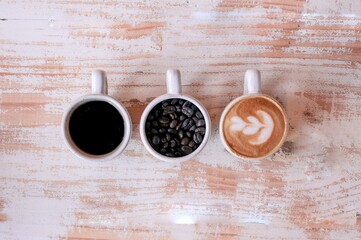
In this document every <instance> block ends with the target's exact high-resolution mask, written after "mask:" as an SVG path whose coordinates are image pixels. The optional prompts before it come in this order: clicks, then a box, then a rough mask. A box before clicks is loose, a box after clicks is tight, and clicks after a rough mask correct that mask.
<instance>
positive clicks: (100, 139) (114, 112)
mask: <svg viewBox="0 0 361 240" xmlns="http://www.w3.org/2000/svg"><path fill="white" fill-rule="evenodd" d="M107 92H108V91H107V79H106V75H105V72H104V71H101V70H93V72H92V94H89V95H85V96H82V97H80V98H78V99H77V100H75V101H74V102H73V103H72V104H71V105H70V107H69V108H68V109H67V110H66V111H65V113H64V116H63V120H62V133H63V136H64V139H65V143H66V144H67V146H68V147H69V149H70V150H71V151H72V152H73V153H74V154H75V155H77V156H78V157H80V158H83V159H87V160H108V159H112V158H114V157H116V156H118V155H119V154H121V153H122V152H123V151H124V149H125V148H126V146H127V145H128V142H129V140H130V136H131V130H132V123H131V120H130V117H129V114H128V111H127V110H126V109H125V107H124V106H123V105H122V104H120V103H119V102H117V101H116V100H115V99H113V98H111V97H109V96H108V95H107Z"/></svg>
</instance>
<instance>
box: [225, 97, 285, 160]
mask: <svg viewBox="0 0 361 240" xmlns="http://www.w3.org/2000/svg"><path fill="white" fill-rule="evenodd" d="M220 127H221V138H222V141H223V143H224V145H225V146H226V148H227V150H228V151H229V152H231V153H232V154H234V155H235V156H237V157H239V158H250V159H258V158H264V157H267V156H269V155H271V154H273V153H275V152H276V151H277V150H278V149H279V148H280V147H281V146H282V144H283V142H284V141H285V139H286V135H287V131H288V121H287V117H286V113H285V111H284V109H283V108H282V106H281V105H280V104H279V103H278V102H277V101H276V100H275V99H273V98H271V97H269V96H266V95H262V94H254V95H247V96H242V97H239V98H237V99H235V100H233V101H232V102H231V103H230V104H229V105H228V106H227V108H226V109H225V111H224V112H223V114H222V118H221V126H220Z"/></svg>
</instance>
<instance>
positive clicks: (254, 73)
mask: <svg viewBox="0 0 361 240" xmlns="http://www.w3.org/2000/svg"><path fill="white" fill-rule="evenodd" d="M243 91H244V92H243V96H240V97H238V98H236V99H234V100H233V101H231V102H230V103H229V104H228V105H227V106H226V108H225V109H224V110H223V113H222V116H221V120H220V122H219V134H220V139H221V142H222V144H223V146H224V147H225V148H226V150H227V151H228V152H230V153H231V154H232V155H234V156H236V157H237V158H241V159H263V158H266V157H268V156H270V155H272V154H274V153H275V152H276V151H277V150H278V149H279V148H280V147H281V146H282V144H283V143H284V141H285V140H286V137H287V132H288V118H287V114H286V111H285V110H284V108H283V107H282V105H281V104H280V103H279V102H278V101H277V100H276V99H274V98H272V97H270V96H268V95H265V94H262V93H261V73H260V72H259V71H258V70H256V69H249V70H247V71H246V73H245V75H244V90H243ZM254 96H261V97H263V98H265V99H267V100H268V101H270V102H272V103H273V104H274V105H275V106H277V108H278V109H279V110H280V111H281V112H282V115H283V117H284V118H283V120H284V123H285V130H284V134H283V136H282V139H281V141H280V142H279V143H278V144H277V146H276V147H275V148H274V149H273V150H272V151H270V152H269V153H268V154H267V155H264V156H261V157H246V156H241V155H240V154H237V153H235V152H234V151H233V150H232V149H231V147H230V146H229V145H228V144H227V141H226V139H225V136H224V132H223V124H224V121H225V116H226V115H227V113H228V111H229V110H230V109H231V108H232V107H233V105H235V104H236V103H238V102H239V101H241V100H244V99H246V98H250V97H254Z"/></svg>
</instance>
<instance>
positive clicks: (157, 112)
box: [154, 109, 160, 118]
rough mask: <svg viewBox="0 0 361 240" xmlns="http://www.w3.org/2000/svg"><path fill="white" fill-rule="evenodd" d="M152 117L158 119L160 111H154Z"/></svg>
mask: <svg viewBox="0 0 361 240" xmlns="http://www.w3.org/2000/svg"><path fill="white" fill-rule="evenodd" d="M154 116H155V118H159V116H160V109H157V110H155V112H154Z"/></svg>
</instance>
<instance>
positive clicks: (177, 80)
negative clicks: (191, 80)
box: [167, 69, 182, 94]
mask: <svg viewBox="0 0 361 240" xmlns="http://www.w3.org/2000/svg"><path fill="white" fill-rule="evenodd" d="M167 92H168V94H181V93H182V85H181V75H180V71H179V70H178V69H168V70H167Z"/></svg>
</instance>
